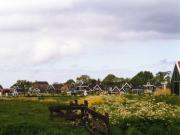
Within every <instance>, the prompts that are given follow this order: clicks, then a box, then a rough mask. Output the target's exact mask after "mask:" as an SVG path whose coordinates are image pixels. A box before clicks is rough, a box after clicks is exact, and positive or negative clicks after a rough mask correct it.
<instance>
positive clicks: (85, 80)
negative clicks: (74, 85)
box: [76, 75, 91, 85]
mask: <svg viewBox="0 0 180 135" xmlns="http://www.w3.org/2000/svg"><path fill="white" fill-rule="evenodd" d="M90 79H91V78H90V76H88V75H81V76H80V77H77V79H76V81H77V82H79V83H80V84H84V85H88V84H89V82H90Z"/></svg>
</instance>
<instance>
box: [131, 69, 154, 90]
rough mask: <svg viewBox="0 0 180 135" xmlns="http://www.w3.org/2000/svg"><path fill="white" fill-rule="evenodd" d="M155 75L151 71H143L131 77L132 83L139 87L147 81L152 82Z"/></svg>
mask: <svg viewBox="0 0 180 135" xmlns="http://www.w3.org/2000/svg"><path fill="white" fill-rule="evenodd" d="M153 77H154V76H153V74H152V73H151V72H149V71H144V72H143V71H141V72H139V73H138V74H137V75H135V76H134V77H133V78H132V79H131V84H132V85H133V86H134V87H139V86H142V85H144V84H146V83H147V82H152V80H153Z"/></svg>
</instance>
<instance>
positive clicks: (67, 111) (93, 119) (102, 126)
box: [49, 100, 110, 135]
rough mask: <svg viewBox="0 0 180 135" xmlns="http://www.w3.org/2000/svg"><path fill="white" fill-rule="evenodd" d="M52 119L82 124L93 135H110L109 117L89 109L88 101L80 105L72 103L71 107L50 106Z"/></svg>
mask: <svg viewBox="0 0 180 135" xmlns="http://www.w3.org/2000/svg"><path fill="white" fill-rule="evenodd" d="M49 111H50V119H54V118H57V117H58V118H63V119H65V120H70V121H75V122H76V123H78V124H82V125H83V126H84V127H85V128H86V129H87V130H88V131H89V132H90V134H91V135H96V134H97V133H98V132H101V133H103V134H104V135H109V130H110V127H109V115H108V113H106V114H104V115H103V114H101V113H99V112H96V109H95V108H93V109H90V108H88V101H86V100H85V101H84V104H78V101H77V100H75V102H74V103H73V102H70V104H69V105H58V106H49Z"/></svg>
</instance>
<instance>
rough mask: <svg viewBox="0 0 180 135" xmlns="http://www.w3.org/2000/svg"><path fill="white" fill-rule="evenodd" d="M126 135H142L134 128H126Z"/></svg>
mask: <svg viewBox="0 0 180 135" xmlns="http://www.w3.org/2000/svg"><path fill="white" fill-rule="evenodd" d="M126 135H142V133H141V132H140V131H139V130H138V129H136V128H128V130H127V133H126Z"/></svg>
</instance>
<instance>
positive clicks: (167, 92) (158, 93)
mask: <svg viewBox="0 0 180 135" xmlns="http://www.w3.org/2000/svg"><path fill="white" fill-rule="evenodd" d="M170 95H171V90H170V89H157V90H156V91H155V92H154V96H170Z"/></svg>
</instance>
